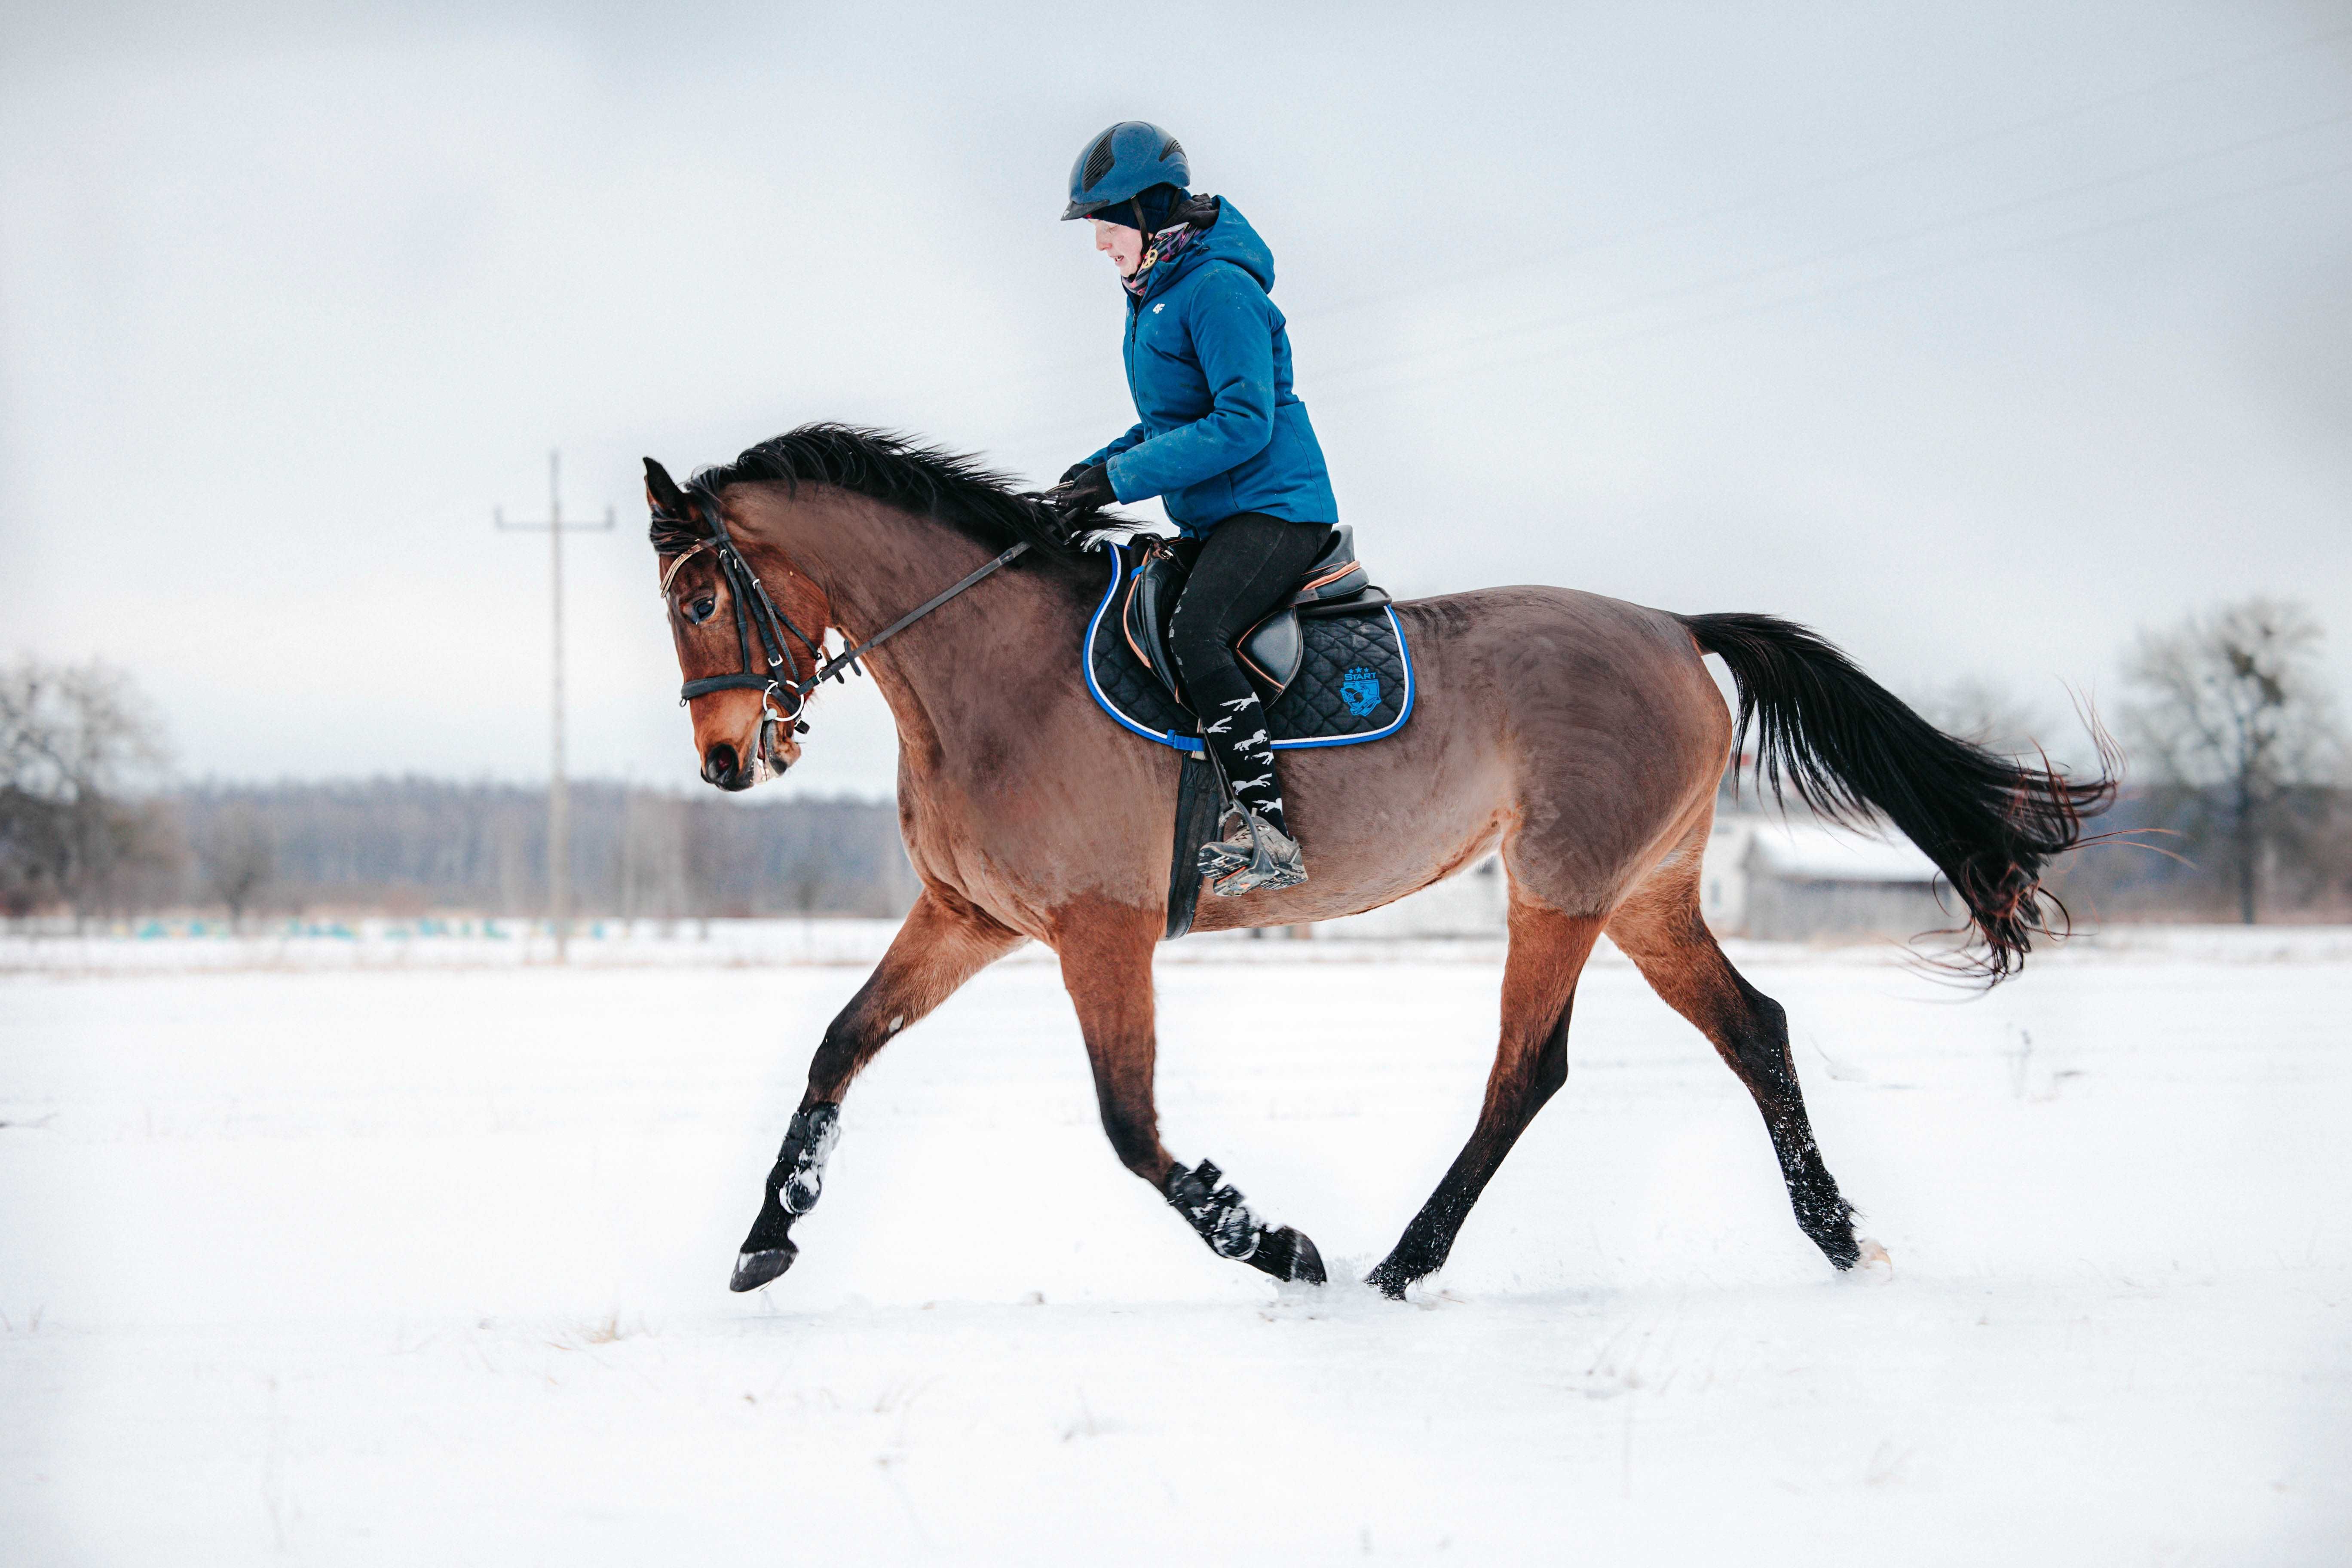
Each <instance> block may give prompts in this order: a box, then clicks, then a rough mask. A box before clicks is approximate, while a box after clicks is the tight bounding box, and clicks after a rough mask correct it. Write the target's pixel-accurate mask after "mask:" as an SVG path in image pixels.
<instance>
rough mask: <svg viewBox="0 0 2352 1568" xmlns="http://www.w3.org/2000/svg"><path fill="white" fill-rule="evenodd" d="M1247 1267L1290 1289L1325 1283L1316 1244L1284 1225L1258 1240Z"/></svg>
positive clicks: (1321, 1259) (1266, 1233) (1321, 1261)
mask: <svg viewBox="0 0 2352 1568" xmlns="http://www.w3.org/2000/svg"><path fill="white" fill-rule="evenodd" d="M1249 1266H1250V1267H1251V1268H1259V1269H1263V1270H1265V1272H1266V1273H1268V1274H1271V1275H1273V1276H1274V1277H1275V1278H1276V1279H1280V1280H1284V1281H1286V1282H1287V1283H1289V1284H1293V1285H1321V1284H1323V1283H1325V1282H1326V1280H1327V1279H1328V1276H1326V1275H1325V1274H1324V1272H1323V1255H1322V1254H1321V1253H1319V1252H1318V1251H1316V1250H1315V1244H1314V1243H1313V1242H1311V1241H1309V1240H1307V1237H1304V1236H1302V1235H1300V1234H1299V1233H1298V1232H1297V1231H1295V1230H1293V1229H1291V1228H1290V1227H1289V1226H1283V1227H1282V1228H1281V1229H1280V1230H1269V1231H1267V1232H1265V1235H1263V1236H1261V1237H1258V1243H1257V1250H1256V1251H1255V1252H1253V1253H1251V1254H1250V1255H1249Z"/></svg>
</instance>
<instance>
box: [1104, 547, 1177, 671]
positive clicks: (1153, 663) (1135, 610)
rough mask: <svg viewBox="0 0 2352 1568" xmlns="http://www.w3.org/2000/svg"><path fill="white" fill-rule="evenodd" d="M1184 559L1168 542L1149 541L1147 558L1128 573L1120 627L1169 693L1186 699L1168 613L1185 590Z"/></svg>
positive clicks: (1144, 555)
mask: <svg viewBox="0 0 2352 1568" xmlns="http://www.w3.org/2000/svg"><path fill="white" fill-rule="evenodd" d="M1186 575H1187V574H1186V573H1185V570H1184V563H1182V562H1181V561H1179V560H1177V559H1176V557H1175V555H1174V553H1173V552H1171V551H1169V550H1168V549H1167V548H1166V547H1165V546H1164V545H1160V544H1157V543H1156V542H1155V543H1154V544H1150V545H1146V546H1145V547H1144V550H1143V558H1142V559H1141V560H1140V561H1139V562H1138V563H1136V566H1135V570H1134V571H1133V572H1131V573H1129V574H1128V583H1127V598H1126V602H1125V603H1123V604H1122V605H1120V606H1119V629H1120V630H1121V631H1122V632H1123V633H1124V634H1125V636H1126V637H1127V646H1128V647H1129V648H1130V649H1132V650H1133V652H1134V654H1135V657H1136V658H1137V660H1138V661H1139V663H1141V664H1142V666H1143V668H1146V669H1148V670H1150V672H1151V673H1152V674H1154V675H1156V676H1158V677H1159V678H1160V684H1161V685H1162V686H1165V687H1166V688H1167V689H1168V694H1169V695H1170V696H1171V697H1173V698H1174V699H1176V700H1177V701H1178V702H1180V703H1183V704H1184V705H1185V706H1186V707H1190V706H1191V703H1190V702H1188V701H1186V700H1185V696H1184V689H1183V685H1182V683H1181V681H1180V680H1179V679H1178V678H1177V674H1176V660H1175V659H1174V658H1172V657H1171V656H1170V654H1169V651H1168V617H1169V616H1171V615H1172V614H1173V613H1174V612H1175V609H1176V595H1178V594H1180V593H1181V592H1183V590H1184V579H1185V576H1186Z"/></svg>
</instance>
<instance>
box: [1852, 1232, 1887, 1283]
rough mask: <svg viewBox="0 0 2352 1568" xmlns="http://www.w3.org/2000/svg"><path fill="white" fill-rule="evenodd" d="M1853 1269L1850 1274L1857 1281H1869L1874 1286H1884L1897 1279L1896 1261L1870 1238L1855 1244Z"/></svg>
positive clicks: (1859, 1240)
mask: <svg viewBox="0 0 2352 1568" xmlns="http://www.w3.org/2000/svg"><path fill="white" fill-rule="evenodd" d="M1854 1251H1855V1258H1854V1263H1853V1268H1852V1269H1850V1270H1849V1271H1848V1272H1849V1273H1850V1274H1851V1275H1852V1276H1853V1278H1854V1279H1867V1280H1869V1281H1870V1282H1871V1283H1872V1284H1874V1285H1884V1284H1885V1283H1886V1281H1888V1280H1889V1279H1894V1278H1895V1259H1893V1258H1889V1257H1887V1256H1886V1248H1885V1247H1881V1246H1879V1245H1878V1243H1876V1242H1874V1241H1873V1240H1871V1239H1870V1237H1866V1236H1865V1237H1858V1238H1857V1239H1856V1241H1855V1243H1854Z"/></svg>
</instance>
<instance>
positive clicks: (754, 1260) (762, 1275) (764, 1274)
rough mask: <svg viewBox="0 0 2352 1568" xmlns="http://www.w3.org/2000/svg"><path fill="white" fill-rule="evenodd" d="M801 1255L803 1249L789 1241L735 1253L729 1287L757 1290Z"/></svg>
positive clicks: (740, 1289) (737, 1289) (790, 1265)
mask: <svg viewBox="0 0 2352 1568" xmlns="http://www.w3.org/2000/svg"><path fill="white" fill-rule="evenodd" d="M800 1255H801V1249H800V1248H799V1247H794V1246H793V1244H792V1243H791V1242H789V1241H787V1242H786V1243H784V1244H783V1246H782V1247H766V1248H763V1249H761V1251H758V1252H739V1253H737V1254H736V1255H735V1274H734V1277H733V1278H732V1279H729V1280H728V1281H727V1289H730V1290H734V1291H738V1292H740V1291H744V1290H757V1289H759V1288H760V1287H761V1286H762V1285H765V1284H767V1283H768V1282H769V1281H770V1280H772V1279H775V1278H776V1277H777V1276H779V1275H781V1274H782V1273H783V1271H784V1270H785V1269H787V1268H791V1267H792V1266H793V1258H798V1257H799V1256H800Z"/></svg>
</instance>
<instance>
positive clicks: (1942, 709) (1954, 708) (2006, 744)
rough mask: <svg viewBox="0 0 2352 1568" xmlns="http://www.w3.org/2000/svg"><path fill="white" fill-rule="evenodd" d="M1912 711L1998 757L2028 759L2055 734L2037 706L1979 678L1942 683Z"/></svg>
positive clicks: (2052, 727) (2053, 728) (1995, 683)
mask: <svg viewBox="0 0 2352 1568" xmlns="http://www.w3.org/2000/svg"><path fill="white" fill-rule="evenodd" d="M1918 709H1919V713H1920V716H1921V717H1922V718H1924V719H1926V720H1927V722H1929V723H1930V724H1933V725H1935V726H1936V728H1937V729H1938V730H1941V731H1944V732H1945V733H1946V734H1948V735H1958V737H1960V739H1962V740H1964V741H1970V742H1975V743H1976V744H1978V745H1979V746H1982V747H1984V748H1986V749H1987V750H1988V751H1993V752H2000V753H2001V754H2002V755H2003V756H2027V755H2031V754H2032V753H2033V752H2037V751H2039V750H2040V749H2041V748H2042V746H2044V745H2049V744H2053V743H2054V742H2053V737H2054V736H2055V734H2056V733H2057V726H2056V725H2054V724H2053V722H2052V721H2051V718H2050V715H2049V713H2048V712H2047V710H2044V709H2043V708H2042V705H2041V704H2040V703H2037V702H2034V701H2032V700H2028V699H2026V698H2022V697H2020V696H2019V695H2018V694H2017V693H2016V692H2015V691H2014V690H2012V689H2010V688H2009V687H2007V686H2004V685H2002V684H2001V683H2000V682H1999V681H1997V680H1992V679H1988V678H1986V677H1983V676H1963V677H1961V678H1960V679H1957V680H1954V681H1951V682H1948V684H1946V685H1945V686H1944V687H1942V688H1941V689H1938V690H1936V691H1934V692H1931V693H1929V694H1928V695H1927V697H1926V698H1924V699H1922V700H1920V702H1919V703H1918Z"/></svg>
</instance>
